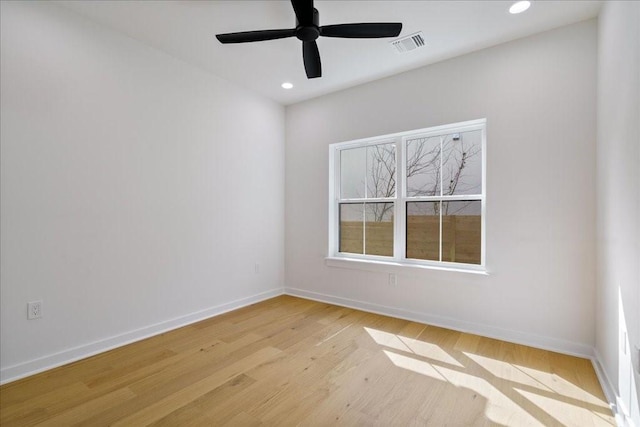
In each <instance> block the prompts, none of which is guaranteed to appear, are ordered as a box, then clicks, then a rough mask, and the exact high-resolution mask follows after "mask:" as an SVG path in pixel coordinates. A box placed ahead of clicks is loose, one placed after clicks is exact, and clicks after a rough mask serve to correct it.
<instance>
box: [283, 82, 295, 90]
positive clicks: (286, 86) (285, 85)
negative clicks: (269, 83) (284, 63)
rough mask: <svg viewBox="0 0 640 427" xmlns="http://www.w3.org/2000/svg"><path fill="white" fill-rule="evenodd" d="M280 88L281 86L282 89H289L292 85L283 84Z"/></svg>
mask: <svg viewBox="0 0 640 427" xmlns="http://www.w3.org/2000/svg"><path fill="white" fill-rule="evenodd" d="M280 86H282V88H283V89H291V88H292V87H293V84H291V83H289V82H284V83H282V84H281V85H280Z"/></svg>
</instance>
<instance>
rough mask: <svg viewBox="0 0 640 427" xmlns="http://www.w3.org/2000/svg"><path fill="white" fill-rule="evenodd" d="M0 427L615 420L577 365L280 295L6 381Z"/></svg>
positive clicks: (0, 390) (581, 362)
mask: <svg viewBox="0 0 640 427" xmlns="http://www.w3.org/2000/svg"><path fill="white" fill-rule="evenodd" d="M0 424H1V425H2V426H13V425H16V426H27V425H49V426H66V425H86V426H101V425H118V426H119V425H123V426H125V425H130V426H142V425H157V426H192V425H204V426H209V425H229V426H252V425H274V426H287V425H297V424H302V425H318V426H328V425H381V426H396V425H397V426H411V425H427V426H461V425H508V426H529V425H531V426H541V425H542V426H553V425H571V426H579V427H587V426H611V425H614V420H613V417H612V414H611V411H610V410H609V407H608V405H607V403H606V400H605V398H604V395H603V393H602V389H601V388H600V385H599V384H598V381H597V379H596V376H595V373H594V371H593V368H592V366H591V363H590V362H589V361H588V360H585V359H580V358H576V357H570V356H565V355H561V354H558V353H553V352H549V351H544V350H538V349H534V348H531V347H526V346H521V345H516V344H510V343H507V342H503V341H498V340H494V339H489V338H482V337H479V336H476V335H470V334H465V333H460V332H455V331H450V330H447V329H443V328H438V327H434V326H427V325H424V324H420V323H415V322H410V321H406V320H399V319H395V318H391V317H385V316H379V315H375V314H370V313H365V312H362V311H357V310H352V309H348V308H343V307H337V306H333V305H329V304H323V303H318V302H313V301H308V300H304V299H300V298H294V297H289V296H281V297H277V298H274V299H270V300H268V301H264V302H262V303H258V304H254V305H252V306H249V307H246V308H243V309H240V310H236V311H233V312H230V313H227V314H224V315H221V316H218V317H215V318H211V319H208V320H205V321H203V322H199V323H196V324H193V325H190V326H187V327H184V328H181V329H178V330H175V331H172V332H168V333H165V334H162V335H159V336H156V337H153V338H150V339H147V340H144V341H141V342H138V343H135V344H131V345H128V346H126V347H121V348H119V349H116V350H112V351H109V352H107V353H103V354H100V355H98V356H95V357H92V358H89V359H85V360H82V361H79V362H76V363H73V364H70V365H67V366H64V367H61V368H57V369H54V370H51V371H48V372H45V373H42V374H39V375H35V376H33V377H30V378H26V379H23V380H20V381H16V382H13V383H9V384H6V385H4V386H2V387H0Z"/></svg>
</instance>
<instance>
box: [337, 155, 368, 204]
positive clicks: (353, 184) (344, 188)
mask: <svg viewBox="0 0 640 427" xmlns="http://www.w3.org/2000/svg"><path fill="white" fill-rule="evenodd" d="M366 153H367V147H360V148H351V149H349V150H341V151H340V198H342V199H353V198H358V197H365V191H364V177H365V172H366V170H367V164H366V162H367V157H366Z"/></svg>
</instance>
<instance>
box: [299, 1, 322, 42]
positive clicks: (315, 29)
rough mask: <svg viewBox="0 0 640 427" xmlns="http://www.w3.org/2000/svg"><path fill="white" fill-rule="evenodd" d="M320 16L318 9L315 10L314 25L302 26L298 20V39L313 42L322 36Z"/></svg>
mask: <svg viewBox="0 0 640 427" xmlns="http://www.w3.org/2000/svg"><path fill="white" fill-rule="evenodd" d="M319 23H320V16H319V14H318V9H316V8H313V24H312V25H300V22H298V19H297V18H296V37H297V38H298V40H302V41H303V42H312V41H314V40H315V39H317V38H318V37H319V36H320V25H319Z"/></svg>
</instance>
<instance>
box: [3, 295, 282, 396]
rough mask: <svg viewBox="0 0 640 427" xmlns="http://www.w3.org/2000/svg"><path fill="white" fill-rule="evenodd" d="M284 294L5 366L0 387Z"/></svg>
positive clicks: (254, 297)
mask: <svg viewBox="0 0 640 427" xmlns="http://www.w3.org/2000/svg"><path fill="white" fill-rule="evenodd" d="M283 293H284V289H283V288H276V289H272V290H269V291H266V292H261V293H259V294H255V295H252V296H249V297H246V298H241V299H237V300H234V301H230V302H227V303H224V304H220V305H217V306H214V307H211V308H207V309H205V310H201V311H197V312H194V313H190V314H187V315H184V316H180V317H176V318H174V319H170V320H166V321H164V322H160V323H156V324H154V325H150V326H145V327H143V328H140V329H136V330H133V331H129V332H125V333H123V334H119V335H115V336H113V337H109V338H105V339H102V340H98V341H94V342H91V343H89V344H83V345H80V346H77V347H74V348H70V349H68V350H64V351H61V352H58V353H54V354H50V355H47V356H43V357H40V358H37V359H33V360H29V361H26V362H23V363H19V364H16V365H12V366H7V367H6V368H3V369H1V370H0V384H5V383H8V382H12V381H15V380H18V379H20V378H24V377H28V376H31V375H34V374H37V373H40V372H43V371H47V370H49V369H52V368H56V367H58V366H62V365H66V364H68V363H71V362H75V361H78V360H81V359H85V358H87V357H90V356H94V355H96V354H99V353H103V352H105V351H109V350H112V349H114V348H117V347H122V346H124V345H127V344H131V343H133V342H136V341H140V340H143V339H145V338H149V337H152V336H154V335H158V334H161V333H164V332H168V331H171V330H173V329H178V328H181V327H183V326H187V325H190V324H192V323H196V322H199V321H201V320H205V319H208V318H210V317H213V316H218V315H220V314H222V313H226V312H228V311H231V310H236V309H238V308H242V307H246V306H248V305H251V304H255V303H257V302H260V301H264V300H267V299H269V298H273V297H276V296H279V295H282V294H283Z"/></svg>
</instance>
